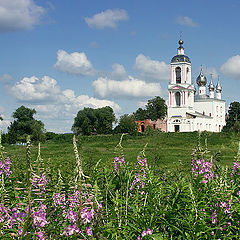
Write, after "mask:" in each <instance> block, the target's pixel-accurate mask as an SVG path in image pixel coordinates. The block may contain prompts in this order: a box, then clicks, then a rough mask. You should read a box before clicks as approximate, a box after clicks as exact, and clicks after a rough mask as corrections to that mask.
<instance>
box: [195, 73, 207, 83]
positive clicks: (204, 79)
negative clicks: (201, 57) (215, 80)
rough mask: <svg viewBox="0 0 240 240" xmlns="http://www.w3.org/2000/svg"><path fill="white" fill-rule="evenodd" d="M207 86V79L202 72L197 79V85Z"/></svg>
mask: <svg viewBox="0 0 240 240" xmlns="http://www.w3.org/2000/svg"><path fill="white" fill-rule="evenodd" d="M206 84H207V78H206V77H205V76H204V74H203V72H202V70H201V72H200V74H199V76H198V77H197V85H198V86H206Z"/></svg>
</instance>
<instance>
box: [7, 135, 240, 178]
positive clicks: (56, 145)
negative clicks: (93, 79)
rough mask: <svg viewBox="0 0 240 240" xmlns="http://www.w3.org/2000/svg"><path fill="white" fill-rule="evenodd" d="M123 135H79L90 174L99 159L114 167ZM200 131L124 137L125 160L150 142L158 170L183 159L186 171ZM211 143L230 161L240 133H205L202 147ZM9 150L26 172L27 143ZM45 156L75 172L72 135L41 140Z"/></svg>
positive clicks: (50, 162) (51, 167) (133, 157)
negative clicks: (56, 139) (65, 138)
mask: <svg viewBox="0 0 240 240" xmlns="http://www.w3.org/2000/svg"><path fill="white" fill-rule="evenodd" d="M120 136H121V135H113V136H112V135H109V136H89V137H85V136H80V137H79V138H78V150H79V153H80V155H81V157H82V159H83V167H84V171H85V172H86V174H90V173H91V170H92V169H93V167H94V166H95V165H96V163H97V162H98V161H99V160H100V162H99V165H98V166H99V167H108V168H112V167H113V159H114V157H115V156H116V153H115V146H116V145H117V144H118V142H119V139H120ZM198 139H199V135H198V133H197V132H194V133H167V134H166V133H159V134H157V135H156V136H144V135H143V136H129V135H125V136H124V137H123V141H122V146H123V152H124V155H125V160H126V161H128V162H135V161H136V158H137V156H138V154H139V152H140V151H141V150H142V149H143V148H144V146H145V145H146V144H148V145H147V147H146V151H145V153H146V157H147V159H148V162H149V165H151V166H152V168H153V169H154V170H155V171H166V169H172V168H176V167H178V166H179V164H177V163H178V162H179V160H181V162H182V164H183V167H184V169H186V171H187V170H188V169H189V168H190V167H191V166H190V163H191V153H192V151H193V149H194V148H195V147H196V146H197V144H198ZM206 140H207V147H208V150H209V151H210V155H211V154H212V155H214V154H215V153H217V152H219V154H218V157H217V160H219V161H220V164H222V165H230V164H231V163H232V161H233V159H234V156H236V153H237V151H238V143H239V140H240V136H239V135H237V134H230V133H228V134H227V133H202V134H201V137H200V142H201V145H202V147H204V146H205V141H206ZM5 150H6V152H7V153H8V156H9V157H10V158H11V160H12V162H13V167H14V168H15V169H16V170H17V171H15V172H17V173H18V174H23V173H24V172H25V170H24V169H25V154H26V149H25V147H24V146H16V145H5ZM31 151H32V160H33V161H34V160H35V159H36V158H37V152H38V147H37V146H32V149H31ZM41 157H42V159H43V162H44V163H45V166H46V167H48V168H49V171H50V172H52V173H53V172H55V171H57V169H58V168H61V169H62V174H63V176H64V177H66V178H67V177H68V176H69V175H71V174H72V172H73V169H74V162H75V156H74V152H73V146H72V142H71V138H70V137H68V139H67V140H63V141H59V140H58V141H49V142H46V143H42V144H41Z"/></svg>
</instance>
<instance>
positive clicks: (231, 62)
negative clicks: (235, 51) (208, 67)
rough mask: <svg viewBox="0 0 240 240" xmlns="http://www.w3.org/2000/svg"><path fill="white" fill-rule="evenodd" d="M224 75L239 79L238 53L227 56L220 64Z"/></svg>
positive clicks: (239, 64) (239, 62)
mask: <svg viewBox="0 0 240 240" xmlns="http://www.w3.org/2000/svg"><path fill="white" fill-rule="evenodd" d="M221 71H222V72H223V74H224V75H226V76H229V77H232V78H234V79H238V80H240V55H236V56H233V57H231V58H229V59H228V60H227V61H226V62H225V63H224V64H223V65H222V66H221Z"/></svg>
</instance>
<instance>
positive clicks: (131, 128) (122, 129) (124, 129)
mask: <svg viewBox="0 0 240 240" xmlns="http://www.w3.org/2000/svg"><path fill="white" fill-rule="evenodd" d="M137 130H138V125H137V124H136V122H135V118H134V116H133V115H132V114H124V115H122V116H121V117H120V120H119V123H118V125H117V126H116V127H115V129H114V132H115V133H129V134H130V135H136V134H137Z"/></svg>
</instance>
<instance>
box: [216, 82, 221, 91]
mask: <svg viewBox="0 0 240 240" xmlns="http://www.w3.org/2000/svg"><path fill="white" fill-rule="evenodd" d="M216 91H219V92H221V91H222V86H221V85H220V83H219V81H218V83H217V86H216Z"/></svg>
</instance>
